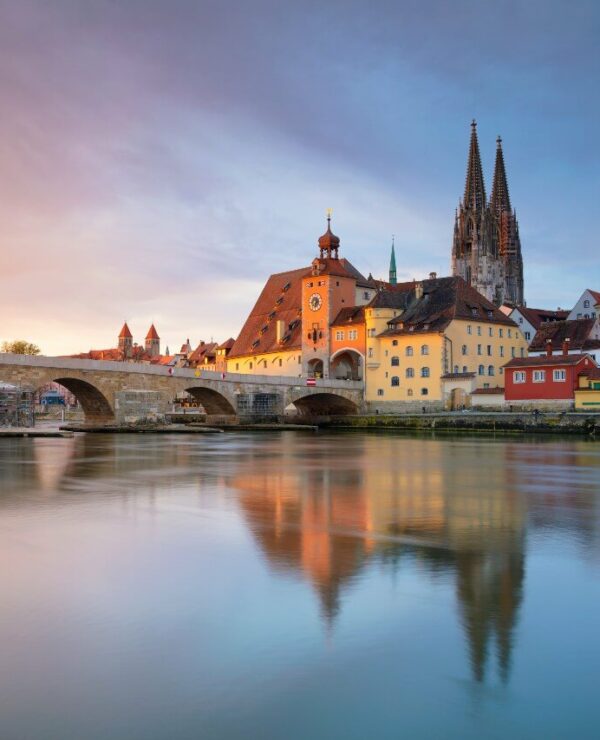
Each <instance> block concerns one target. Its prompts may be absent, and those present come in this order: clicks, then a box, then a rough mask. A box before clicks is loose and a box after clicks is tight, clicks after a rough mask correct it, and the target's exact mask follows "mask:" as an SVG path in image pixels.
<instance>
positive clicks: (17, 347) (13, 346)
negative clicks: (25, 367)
mask: <svg viewBox="0 0 600 740" xmlns="http://www.w3.org/2000/svg"><path fill="white" fill-rule="evenodd" d="M40 351H41V350H40V348H39V347H38V346H37V344H32V343H31V342H26V341H24V340H23V339H15V340H14V341H13V342H2V352H12V354H14V355H39V354H40Z"/></svg>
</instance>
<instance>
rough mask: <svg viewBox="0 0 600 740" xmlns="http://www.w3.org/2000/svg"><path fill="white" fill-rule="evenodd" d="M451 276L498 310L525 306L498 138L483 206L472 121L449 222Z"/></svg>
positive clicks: (520, 261) (516, 235) (515, 228)
mask: <svg viewBox="0 0 600 740" xmlns="http://www.w3.org/2000/svg"><path fill="white" fill-rule="evenodd" d="M452 274H453V275H458V276H459V277H462V278H463V279H464V280H466V282H467V283H469V285H472V286H473V287H474V288H475V289H476V290H478V291H479V292H480V293H481V294H483V295H484V296H485V297H486V298H488V299H489V300H490V301H492V302H493V303H495V304H496V305H497V306H501V305H502V304H503V303H505V302H508V303H513V304H515V305H524V304H525V300H524V296H523V257H522V255H521V241H520V239H519V224H518V222H517V215H516V213H515V211H514V210H513V209H512V208H511V205H510V198H509V194H508V182H507V179H506V168H505V166H504V154H503V152H502V139H501V138H500V137H498V139H497V141H496V165H495V168H494V180H493V183H492V194H491V196H490V200H489V203H488V201H487V200H486V195H485V185H484V181H483V169H482V167H481V157H480V155H479V142H478V140H477V124H476V123H475V121H473V122H472V123H471V142H470V145H469V159H468V163H467V177H466V181H465V194H464V197H463V199H462V200H461V201H460V202H459V204H458V210H457V211H456V213H455V217H454V236H453V241H452Z"/></svg>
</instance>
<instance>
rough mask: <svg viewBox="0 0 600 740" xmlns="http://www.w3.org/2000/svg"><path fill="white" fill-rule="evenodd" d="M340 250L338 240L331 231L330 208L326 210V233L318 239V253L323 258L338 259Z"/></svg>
mask: <svg viewBox="0 0 600 740" xmlns="http://www.w3.org/2000/svg"><path fill="white" fill-rule="evenodd" d="M339 248H340V238H339V236H336V235H335V234H334V233H333V232H332V231H331V208H328V209H327V231H326V232H325V233H324V234H323V236H320V237H319V253H320V257H321V259H323V258H326V257H327V258H331V259H337V258H338V249H339Z"/></svg>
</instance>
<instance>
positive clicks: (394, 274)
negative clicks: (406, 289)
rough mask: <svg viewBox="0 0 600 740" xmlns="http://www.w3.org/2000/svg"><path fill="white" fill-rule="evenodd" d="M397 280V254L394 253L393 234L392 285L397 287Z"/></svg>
mask: <svg viewBox="0 0 600 740" xmlns="http://www.w3.org/2000/svg"><path fill="white" fill-rule="evenodd" d="M397 284H398V280H397V278H396V253H395V251H394V235H393V234H392V255H391V257H390V285H397Z"/></svg>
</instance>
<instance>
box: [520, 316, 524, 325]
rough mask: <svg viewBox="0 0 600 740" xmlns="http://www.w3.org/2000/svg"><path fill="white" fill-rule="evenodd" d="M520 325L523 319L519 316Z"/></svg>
mask: <svg viewBox="0 0 600 740" xmlns="http://www.w3.org/2000/svg"><path fill="white" fill-rule="evenodd" d="M522 323H523V317H522V316H519V324H522Z"/></svg>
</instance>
